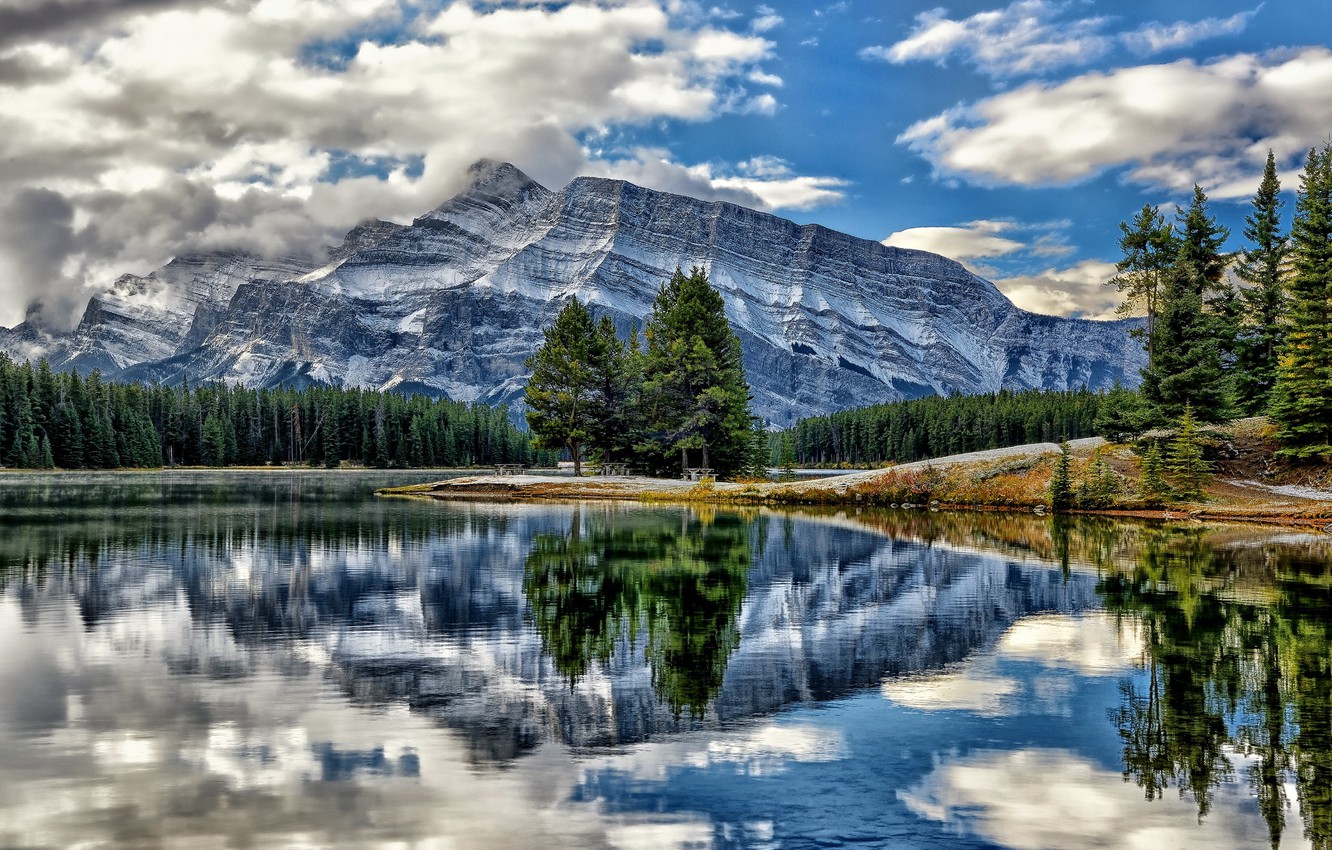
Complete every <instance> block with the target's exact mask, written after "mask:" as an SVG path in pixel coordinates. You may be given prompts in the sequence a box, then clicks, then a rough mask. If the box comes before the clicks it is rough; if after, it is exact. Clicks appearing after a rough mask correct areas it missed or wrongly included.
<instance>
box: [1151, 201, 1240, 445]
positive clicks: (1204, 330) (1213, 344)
mask: <svg viewBox="0 0 1332 850" xmlns="http://www.w3.org/2000/svg"><path fill="white" fill-rule="evenodd" d="M1178 230H1179V239H1178V243H1177V244H1178V250H1177V253H1176V256H1175V262H1174V264H1173V265H1172V266H1171V268H1170V270H1169V272H1168V273H1167V274H1166V280H1165V286H1164V288H1163V289H1162V291H1161V297H1160V316H1159V319H1158V321H1157V323H1156V329H1155V336H1156V340H1155V349H1156V350H1155V358H1154V362H1153V364H1152V365H1151V366H1150V367H1149V368H1148V369H1147V370H1146V371H1144V372H1143V383H1142V393H1143V395H1144V396H1145V397H1146V398H1147V400H1148V401H1149V402H1151V404H1152V408H1153V411H1154V413H1155V415H1156V417H1157V419H1158V421H1169V420H1172V419H1177V418H1178V417H1179V416H1180V415H1181V414H1182V413H1183V411H1184V408H1185V407H1191V408H1192V409H1193V414H1194V415H1195V416H1197V417H1199V418H1200V419H1202V420H1204V421H1206V422H1216V421H1219V420H1220V419H1222V418H1223V417H1224V416H1225V414H1226V412H1227V405H1228V400H1229V394H1228V392H1227V387H1226V385H1225V380H1224V379H1225V375H1224V372H1223V369H1222V361H1221V345H1220V344H1219V342H1218V338H1217V331H1218V325H1217V323H1216V322H1215V321H1214V320H1213V318H1212V317H1211V316H1209V315H1208V314H1207V313H1205V312H1204V309H1203V305H1204V301H1205V299H1207V298H1208V297H1209V296H1211V295H1214V294H1215V293H1216V292H1218V291H1219V287H1220V285H1221V278H1222V274H1223V273H1224V271H1225V267H1226V262H1227V260H1228V257H1227V255H1226V254H1224V253H1222V251H1221V246H1222V244H1223V243H1224V242H1225V239H1226V236H1227V235H1228V233H1229V231H1228V230H1227V229H1226V228H1224V227H1222V226H1221V225H1219V224H1217V223H1216V219H1215V218H1214V217H1213V216H1212V215H1211V214H1210V213H1209V212H1208V211H1207V196H1206V195H1205V194H1204V193H1203V190H1202V188H1201V187H1199V186H1194V187H1193V203H1192V204H1191V205H1190V206H1189V208H1188V209H1187V210H1185V211H1182V212H1181V213H1180V214H1179V227H1178Z"/></svg>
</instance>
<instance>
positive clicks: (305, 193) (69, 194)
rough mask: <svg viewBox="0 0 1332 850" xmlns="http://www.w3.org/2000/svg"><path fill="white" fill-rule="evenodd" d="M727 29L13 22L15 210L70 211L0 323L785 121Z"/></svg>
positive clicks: (390, 18)
mask: <svg viewBox="0 0 1332 850" xmlns="http://www.w3.org/2000/svg"><path fill="white" fill-rule="evenodd" d="M724 11H725V10H718V9H713V10H704V9H701V8H695V7H694V6H692V5H690V4H679V3H674V2H668V3H661V2H653V0H606V2H592V0H583V1H582V2H573V3H566V4H490V3H480V2H464V0H456V1H455V2H451V3H448V4H446V5H443V6H441V7H430V8H428V9H427V8H425V7H420V6H418V5H417V4H413V3H408V2H406V0H401V2H399V0H348V2H334V0H238V2H235V3H229V4H225V5H202V4H197V5H196V4H193V3H189V2H179V3H169V2H165V0H164V2H155V0H123V2H112V0H107V2H101V3H94V2H92V0H68V2H64V3H41V2H38V3H36V4H31V5H25V6H19V7H14V8H7V11H5V12H3V13H0V18H3V19H4V20H5V21H10V22H11V23H13V25H14V26H13V27H6V26H5V25H4V24H0V33H4V36H0V87H3V91H4V96H3V97H0V125H3V126H5V127H6V133H5V134H3V136H0V197H4V198H9V199H11V200H10V202H9V203H8V204H6V206H5V211H4V213H3V214H4V215H8V216H10V217H11V218H12V217H13V216H14V215H17V214H19V213H21V210H20V209H19V205H22V204H29V203H33V202H34V196H29V195H25V194H23V193H24V192H26V191H29V190H32V191H36V190H39V189H40V190H41V191H45V192H50V193H53V194H52V195H50V196H46V198H47V201H48V204H47V206H45V207H42V208H41V211H42V212H44V213H48V214H49V213H51V212H52V211H53V210H55V209H56V208H67V210H68V211H69V215H68V216H67V217H66V218H59V217H58V216H56V217H52V216H51V215H46V216H45V217H41V216H40V215H39V216H38V217H37V218H35V219H33V223H32V224H31V226H32V227H49V228H53V229H52V230H51V231H50V232H48V233H43V234H37V235H34V236H33V237H32V238H28V237H26V236H18V235H10V236H8V237H6V238H5V239H4V240H3V244H0V266H3V267H4V269H5V270H6V272H7V273H6V274H4V275H3V276H2V277H0V324H12V323H13V322H14V321H17V320H18V319H21V318H22V315H23V311H24V307H25V305H26V304H27V303H28V302H29V301H30V300H31V298H32V297H33V296H34V295H35V294H42V295H43V296H44V297H45V298H46V299H47V301H48V302H49V303H50V304H51V305H55V304H56V303H57V302H58V303H59V304H60V305H62V306H61V307H59V308H58V309H57V308H55V307H52V309H50V310H48V311H47V314H46V315H47V319H48V320H49V321H50V322H51V323H52V324H55V325H64V326H68V325H69V324H70V323H71V322H72V321H73V320H74V319H76V318H77V308H78V306H81V302H82V301H83V300H85V299H86V296H87V294H88V288H89V287H101V286H105V285H106V284H107V283H109V282H110V279H111V278H113V277H114V276H116V275H118V274H119V273H121V272H124V271H132V272H136V273H140V274H142V273H145V272H147V271H148V270H150V269H152V268H154V267H156V266H157V265H160V264H161V263H163V262H165V261H166V260H168V259H169V258H170V257H171V256H173V255H175V254H177V253H180V252H181V251H184V250H188V249H192V248H198V247H221V246H228V247H244V248H248V249H262V250H266V251H282V252H288V251H313V250H318V249H319V248H320V247H322V246H324V245H327V244H330V243H335V242H336V241H337V240H338V239H339V238H340V235H341V233H343V232H345V231H346V230H347V229H348V228H349V227H350V226H352V225H353V224H354V223H355V222H357V221H359V220H360V219H363V218H365V217H367V216H379V217H381V218H389V219H397V220H404V219H409V218H411V217H412V216H414V215H417V214H419V213H420V212H422V211H424V210H427V209H430V208H432V207H434V206H436V205H437V204H438V203H439V202H440V201H441V200H443V199H444V198H446V197H448V195H449V194H450V193H451V192H452V191H454V190H456V188H457V186H458V180H459V175H460V174H461V173H462V172H463V170H464V169H465V168H466V166H467V165H469V164H470V163H471V162H473V161H475V160H476V159H478V158H480V157H483V156H488V157H492V158H501V159H508V160H510V161H513V162H514V163H515V164H517V165H519V167H521V168H523V169H524V170H525V171H528V172H529V173H531V174H532V176H533V177H535V178H536V179H538V180H540V181H542V182H543V183H546V184H548V185H552V186H559V185H563V183H564V182H566V181H567V180H568V179H570V178H571V177H573V176H575V175H576V174H578V173H596V172H597V171H598V170H599V169H601V170H607V169H615V168H623V164H615V163H612V164H610V165H605V166H604V167H603V164H599V163H598V162H597V161H596V158H595V154H590V153H589V152H588V150H587V149H586V148H585V147H584V145H583V143H582V142H580V139H583V138H585V137H586V136H587V135H589V134H591V135H595V134H597V133H602V132H605V131H607V130H608V129H609V128H616V127H633V126H637V125H644V124H650V123H653V122H661V121H689V122H696V121H707V120H710V119H712V118H714V117H716V116H718V115H721V114H724V113H727V112H732V113H747V114H754V115H760V116H762V115H771V114H773V113H774V112H775V111H776V109H777V108H778V106H779V104H778V102H777V100H776V98H775V97H774V96H773V95H772V94H770V93H767V92H762V93H758V94H754V93H751V92H748V91H746V88H745V86H746V84H757V85H764V86H777V85H779V84H780V79H778V78H776V77H775V76H773V75H771V74H770V73H768V72H766V71H765V70H764V69H763V67H762V66H763V63H764V62H765V61H766V60H768V59H769V58H771V55H772V48H773V45H772V43H771V42H769V41H767V40H765V39H764V38H762V37H761V36H760V35H759V34H758V33H757V32H733V31H731V30H729V29H725V28H724V27H723V26H722V25H720V24H719V23H718V21H719V20H723V19H726V18H728V17H731V16H730V15H728V14H723V12H724ZM5 15H9V18H5V17H4V16H5ZM111 24H114V25H113V26H112V25H111ZM16 34H17V35H16ZM11 36H14V37H13V38H10V37H11ZM690 168H691V166H679V167H677V168H674V169H657V171H659V172H661V173H663V174H666V175H668V176H672V177H673V178H678V177H679V176H680V175H681V174H688V173H689V171H690ZM650 170H651V169H650V168H647V167H644V169H643V174H644V175H646V174H647V173H648V171H650ZM708 170H712V171H715V172H716V173H717V174H718V175H722V176H723V177H727V178H735V177H736V176H737V175H735V174H730V173H728V169H726V168H724V167H722V166H707V167H705V168H704V171H708ZM730 171H734V169H730ZM699 174H701V172H695V173H694V177H693V178H691V179H694V180H696V181H697V180H702V181H703V182H704V183H705V184H706V185H707V186H708V188H709V190H710V191H712V192H713V193H714V194H726V193H729V194H731V195H733V196H736V197H741V196H743V197H745V198H747V199H748V200H750V201H754V200H755V199H757V200H758V202H759V203H760V204H762V205H765V206H767V207H769V208H775V207H776V206H779V205H789V206H792V207H793V208H804V207H805V206H807V205H809V204H814V203H820V202H827V201H828V200H834V199H837V198H840V194H839V193H838V192H837V191H836V185H837V184H836V183H835V182H833V183H829V182H828V180H827V178H818V177H801V176H798V175H791V176H789V177H786V178H783V179H782V180H780V181H764V180H753V179H749V180H741V181H738V182H737V181H735V180H734V179H731V180H728V181H727V182H709V181H708V179H707V178H705V177H699V176H698V175H699ZM649 185H651V184H649ZM663 188H669V187H663ZM178 203H179V204H181V205H183V206H182V208H181V209H183V212H180V211H179V210H177V208H176V206H175V205H176V204H178ZM39 222H45V224H39ZM186 222H188V226H186ZM25 226H26V225H25ZM20 232H21V231H15V230H11V231H10V233H11V234H15V233H20ZM23 232H26V231H23ZM57 314H59V317H57Z"/></svg>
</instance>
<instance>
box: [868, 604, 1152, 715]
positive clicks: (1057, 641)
mask: <svg viewBox="0 0 1332 850" xmlns="http://www.w3.org/2000/svg"><path fill="white" fill-rule="evenodd" d="M1141 655H1142V638H1141V636H1140V635H1139V634H1137V632H1136V631H1134V630H1130V629H1125V628H1124V627H1123V626H1122V624H1121V623H1119V622H1118V621H1116V620H1115V619H1114V618H1113V617H1109V616H1106V615H1104V614H1103V613H1099V612H1098V613H1091V614H1086V615H1083V616H1079V617H1071V616H1068V615H1064V614H1051V615H1045V616H1039V617H1029V618H1027V619H1023V620H1019V621H1018V622H1016V623H1014V624H1013V625H1012V626H1011V627H1010V628H1009V629H1008V631H1006V632H1004V634H1003V636H1002V637H1001V638H1000V639H999V644H998V645H997V646H996V647H995V649H994V652H993V653H990V654H987V655H982V656H977V657H975V658H972V659H970V660H967V661H964V662H962V663H961V664H957V665H955V666H953V667H952V668H950V669H948V670H946V671H942V672H934V673H927V674H923V675H919V676H908V677H902V678H889V679H887V680H885V681H884V683H883V685H882V686H881V688H880V692H881V693H882V694H883V697H884V699H887V700H888V701H890V702H892V703H894V704H896V705H901V706H905V707H907V708H914V709H916V710H918V711H966V712H970V713H972V714H978V715H981V716H983V717H1005V716H1016V715H1021V714H1051V715H1060V714H1064V713H1065V712H1066V711H1067V708H1068V705H1067V701H1066V700H1065V699H1062V697H1063V696H1064V694H1063V693H1062V691H1061V688H1060V683H1061V681H1063V680H1064V677H1063V676H1062V675H1061V674H1063V673H1067V672H1070V671H1071V672H1075V673H1077V674H1078V675H1081V676H1115V675H1121V674H1124V673H1127V672H1129V671H1130V670H1132V669H1133V668H1134V666H1135V664H1136V663H1137V662H1138V660H1139V658H1140V656H1141ZM1013 661H1021V662H1027V663H1030V664H1033V665H1036V669H1035V670H1034V671H1031V670H1028V671H1025V673H1024V675H1019V673H1018V672H1015V668H1013V667H1012V665H1011V664H1010V663H1009V662H1013Z"/></svg>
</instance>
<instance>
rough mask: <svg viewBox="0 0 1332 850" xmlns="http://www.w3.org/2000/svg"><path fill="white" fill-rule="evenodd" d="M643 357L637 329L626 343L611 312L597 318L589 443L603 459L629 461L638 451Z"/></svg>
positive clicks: (590, 350) (591, 356) (591, 351)
mask: <svg viewBox="0 0 1332 850" xmlns="http://www.w3.org/2000/svg"><path fill="white" fill-rule="evenodd" d="M640 360H641V357H640V354H639V351H638V335H637V333H635V334H633V335H631V336H630V339H629V341H628V342H627V343H626V342H624V341H623V340H621V339H620V338H619V337H618V336H617V335H616V333H615V323H614V322H612V321H611V319H610V317H609V316H602V317H601V320H600V321H599V322H597V326H596V332H595V333H594V334H593V337H592V340H591V342H590V344H589V346H588V367H589V368H590V369H591V384H592V393H591V396H590V399H589V404H590V408H589V415H590V418H591V424H590V426H589V428H588V445H589V447H590V449H591V451H592V452H593V453H594V454H595V455H597V457H598V459H600V460H601V461H602V462H620V461H627V460H629V459H630V458H632V457H633V455H634V443H635V442H636V440H637V438H638V432H639V430H640V428H639V426H638V417H637V399H636V395H637V393H638V387H639V383H640V379H641V372H642V368H641V363H640Z"/></svg>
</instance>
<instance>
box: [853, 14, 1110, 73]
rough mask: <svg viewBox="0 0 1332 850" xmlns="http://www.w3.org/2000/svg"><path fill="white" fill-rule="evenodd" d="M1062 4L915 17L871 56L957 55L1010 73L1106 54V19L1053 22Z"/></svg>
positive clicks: (868, 51)
mask: <svg viewBox="0 0 1332 850" xmlns="http://www.w3.org/2000/svg"><path fill="white" fill-rule="evenodd" d="M1062 10H1063V5H1062V4H1055V3H1048V2H1046V0H1018V2H1016V3H1013V4H1012V5H1010V6H1008V7H1007V8H1004V9H999V10H995V11H987V12H978V13H977V14H975V15H972V16H971V17H969V18H964V19H962V20H953V19H951V18H948V17H947V12H946V10H944V9H932V10H930V11H928V12H922V13H920V14H919V15H917V16H916V28H915V29H914V30H913V31H912V33H911V35H909V36H908V37H907V38H905V39H903V40H902V41H899V42H897V43H896V44H894V45H892V46H890V47H882V46H877V47H868V48H865V49H864V50H863V51H861V54H860V55H861V56H862V57H864V58H867V59H883V60H886V61H888V62H892V63H894V64H901V63H904V62H912V61H919V60H934V61H937V62H940V63H942V62H945V61H946V60H948V59H949V58H952V57H954V56H958V57H961V59H962V60H963V61H964V62H966V63H968V64H971V65H974V66H975V67H976V68H977V69H978V70H980V71H981V72H982V73H985V74H988V75H990V76H994V77H1008V76H1014V75H1018V74H1031V73H1038V72H1041V71H1048V70H1051V69H1053V68H1058V67H1063V66H1065V65H1074V64H1081V63H1084V62H1088V61H1092V60H1094V59H1096V58H1098V57H1099V56H1102V55H1104V54H1105V53H1106V52H1107V51H1108V50H1109V49H1110V46H1111V42H1110V40H1109V39H1108V38H1106V37H1105V36H1104V35H1102V34H1101V32H1100V30H1101V29H1103V27H1104V26H1105V24H1106V19H1105V18H1084V19H1082V20H1076V21H1064V22H1060V23H1056V22H1055V20H1054V19H1055V18H1057V17H1058V16H1059V13H1060V12H1061V11H1062Z"/></svg>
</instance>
